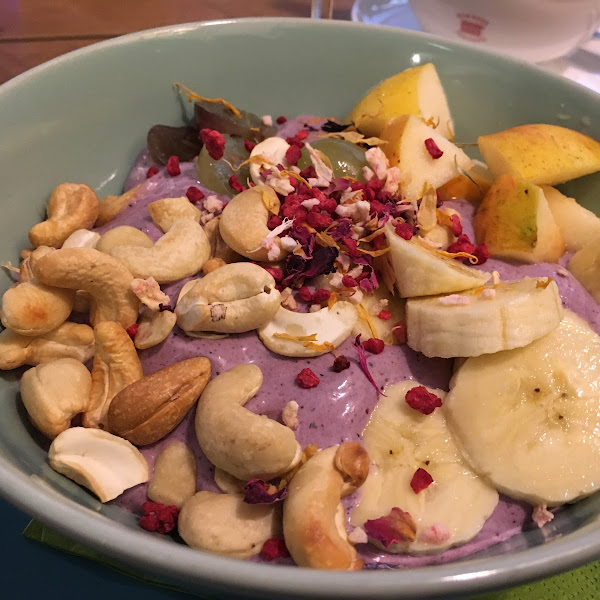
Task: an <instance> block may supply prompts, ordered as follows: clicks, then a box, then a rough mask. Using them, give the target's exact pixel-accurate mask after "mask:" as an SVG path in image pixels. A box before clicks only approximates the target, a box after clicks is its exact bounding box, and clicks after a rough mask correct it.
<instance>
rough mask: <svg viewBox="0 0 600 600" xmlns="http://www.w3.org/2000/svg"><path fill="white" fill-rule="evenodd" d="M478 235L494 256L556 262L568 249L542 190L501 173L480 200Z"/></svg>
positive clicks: (476, 216)
mask: <svg viewBox="0 0 600 600" xmlns="http://www.w3.org/2000/svg"><path fill="white" fill-rule="evenodd" d="M473 224H474V226H475V237H476V240H477V242H478V243H484V244H486V246H487V248H488V250H489V252H490V254H491V255H492V256H496V257H500V258H509V259H514V260H520V261H524V262H530V263H537V262H557V261H558V259H559V258H560V257H561V256H562V255H563V254H564V252H565V243H564V240H563V237H562V235H561V232H560V229H559V227H558V225H557V224H556V222H555V221H554V218H553V217H552V212H551V211H550V208H549V206H548V202H546V199H545V197H544V192H543V191H542V189H541V188H540V187H539V186H537V185H534V184H532V183H530V182H526V181H524V180H522V179H518V178H516V177H513V176H512V175H501V176H500V177H499V178H498V179H496V181H494V183H493V184H492V186H491V187H490V189H489V190H488V192H487V194H486V195H485V197H484V198H483V200H482V201H481V204H480V205H479V208H478V210H477V213H476V214H475V219H474V222H473Z"/></svg>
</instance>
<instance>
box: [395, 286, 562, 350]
mask: <svg viewBox="0 0 600 600" xmlns="http://www.w3.org/2000/svg"><path fill="white" fill-rule="evenodd" d="M562 315H563V307H562V302H561V299H560V294H559V293H558V286H557V285H556V282H555V281H554V280H552V279H550V278H547V277H544V278H539V279H537V278H531V277H525V278H523V279H520V280H518V281H509V282H505V283H500V284H498V285H496V286H494V287H485V288H479V289H477V290H469V291H466V292H463V293H461V294H460V295H457V294H453V295H451V296H436V297H435V298H410V299H409V300H408V301H407V302H406V333H407V343H408V345H409V346H410V347H411V348H412V349H413V350H417V351H418V352H422V353H423V354H424V355H425V356H429V357H433V356H437V357H441V358H450V357H457V356H479V355H481V354H491V353H493V352H500V351H501V350H511V349H512V348H520V347H522V346H526V345H527V344H529V343H531V342H532V341H533V340H536V339H538V338H540V337H542V336H543V335H546V334H547V333H549V332H550V331H552V330H553V329H555V328H556V327H558V325H559V323H560V321H561V319H562Z"/></svg>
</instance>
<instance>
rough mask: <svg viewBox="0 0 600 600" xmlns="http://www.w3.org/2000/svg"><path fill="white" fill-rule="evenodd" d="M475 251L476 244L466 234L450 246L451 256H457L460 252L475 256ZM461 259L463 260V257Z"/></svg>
mask: <svg viewBox="0 0 600 600" xmlns="http://www.w3.org/2000/svg"><path fill="white" fill-rule="evenodd" d="M473 250H475V244H474V243H473V242H472V241H471V240H470V239H469V236H468V235H465V234H464V233H461V234H460V235H459V236H458V239H457V240H456V241H455V242H453V243H452V244H450V245H449V246H448V252H450V253H451V254H457V253H458V252H466V253H467V254H473ZM459 258H460V260H462V257H459Z"/></svg>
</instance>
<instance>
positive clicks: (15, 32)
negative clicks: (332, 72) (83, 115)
mask: <svg viewBox="0 0 600 600" xmlns="http://www.w3.org/2000/svg"><path fill="white" fill-rule="evenodd" d="M352 3H353V2H352V0H335V4H334V6H335V8H334V12H333V18H335V19H349V18H350V8H351V6H352ZM310 5H311V2H310V0H102V1H100V0H0V83H4V82H5V81H7V80H9V79H11V78H12V77H14V76H15V75H18V74H19V73H22V72H23V71H26V70H27V69H30V68H32V67H34V66H36V65H38V64H40V63H43V62H45V61H47V60H50V59H51V58H54V57H56V56H59V55H61V54H64V53H66V52H69V51H71V50H75V49H77V48H81V47H82V46H87V45H88V44H93V43H94V42H98V41H100V40H105V39H108V38H111V37H115V36H118V35H122V34H124V33H130V32H132V31H139V30H142V29H150V28H152V27H161V26H163V25H172V24H175V23H188V22H192V21H210V20H214V19H227V18H231V17H310Z"/></svg>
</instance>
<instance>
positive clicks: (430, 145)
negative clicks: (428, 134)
mask: <svg viewBox="0 0 600 600" xmlns="http://www.w3.org/2000/svg"><path fill="white" fill-rule="evenodd" d="M425 148H427V152H429V156H431V158H433V159H437V158H440V157H441V156H442V155H443V154H444V153H443V152H442V151H441V150H440V149H439V147H438V145H437V144H436V143H435V141H434V139H433V138H427V139H426V140H425Z"/></svg>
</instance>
